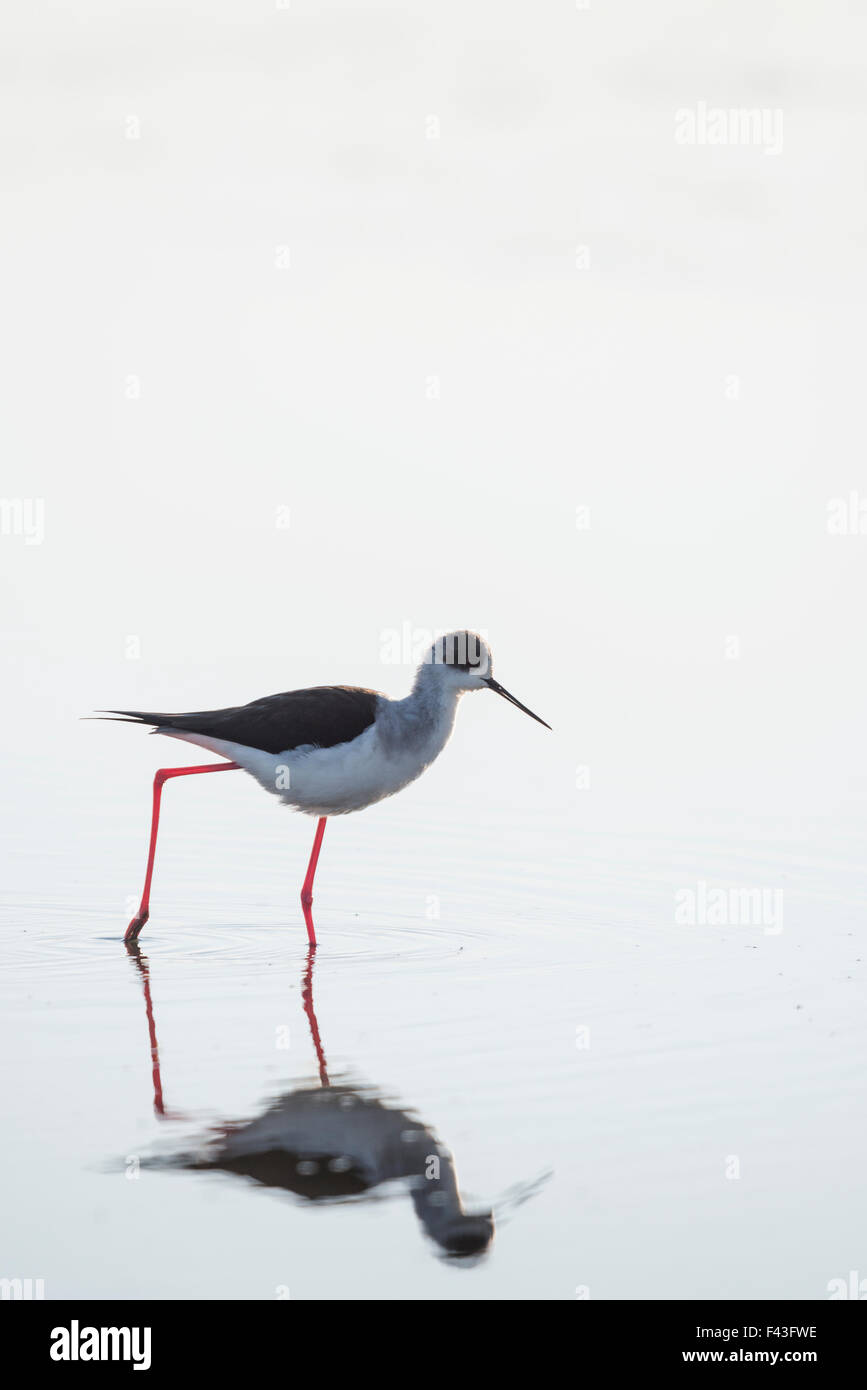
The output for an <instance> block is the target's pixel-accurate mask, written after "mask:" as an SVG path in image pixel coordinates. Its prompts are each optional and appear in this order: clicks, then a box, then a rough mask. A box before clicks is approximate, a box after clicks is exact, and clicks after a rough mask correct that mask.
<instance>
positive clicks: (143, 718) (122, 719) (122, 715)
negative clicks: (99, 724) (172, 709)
mask: <svg viewBox="0 0 867 1390" xmlns="http://www.w3.org/2000/svg"><path fill="white" fill-rule="evenodd" d="M84 717H85V719H105V720H107V721H108V723H110V724H139V725H141V726H142V727H143V726H145V725H151V726H152V727H153V728H154V729H170V728H171V727H172V721H173V720H174V719H176V718H177V715H174V714H154V713H153V712H152V711H148V710H140V709H101V710H97V712H96V714H86V715H85V716H84Z"/></svg>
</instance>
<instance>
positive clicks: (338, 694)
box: [105, 685, 382, 753]
mask: <svg viewBox="0 0 867 1390" xmlns="http://www.w3.org/2000/svg"><path fill="white" fill-rule="evenodd" d="M381 698H382V697H381V696H380V694H379V692H378V691H376V690H362V689H360V688H358V687H356V686H352V685H318V686H314V687H313V688H312V689H310V690H287V691H285V692H284V694H282V695H266V696H265V698H264V699H262V700H252V701H251V702H250V704H249V705H234V706H232V708H231V709H210V710H201V711H199V712H198V713H193V714H152V713H151V714H149V713H146V712H145V711H142V710H130V709H113V710H106V711H105V713H106V714H116V715H119V716H120V717H121V718H122V719H127V720H129V721H130V722H133V723H138V724H152V725H153V726H154V729H155V730H156V732H157V733H161V732H165V733H169V732H171V731H172V730H173V729H176V730H177V731H178V733H188V734H208V735H210V737H211V738H221V739H225V740H226V741H227V742H229V743H243V744H244V745H245V746H246V747H248V748H261V749H262V750H263V752H265V753H286V752H290V751H291V750H292V749H293V748H300V747H302V746H303V745H304V744H313V745H314V746H315V747H317V748H335V747H336V746H337V745H338V744H339V743H349V742H350V741H351V740H352V739H354V738H358V736H359V734H363V733H364V730H365V729H367V728H369V727H370V725H371V724H372V723H373V721H374V719H375V718H376V706H377V701H378V700H380V699H381Z"/></svg>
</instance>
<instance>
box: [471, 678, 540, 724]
mask: <svg viewBox="0 0 867 1390" xmlns="http://www.w3.org/2000/svg"><path fill="white" fill-rule="evenodd" d="M483 679H484V682H485V685H486V686H487V687H488V689H489V690H494V691H496V693H497V694H498V695H502V697H503V699H504V700H508V702H509V704H510V705H517V707H518V709H522V710H523V711H524V713H525V714H529V716H530V718H531V719H535V720H536V723H537V724H545V721H544V719H540V718H539V716H538V714H534V713H533V711H532V710H531V709H527V706H526V705H522V704H521V701H520V700H516V699H515V697H514V695H510V694H509V692H508V690H504V689H503V687H502V686H501V685H500V682H499V681H495V680H494V678H493V676H485V677H484V678H483ZM545 728H546V729H551V725H550V724H545ZM551 732H552V733H553V732H554V730H553V729H551Z"/></svg>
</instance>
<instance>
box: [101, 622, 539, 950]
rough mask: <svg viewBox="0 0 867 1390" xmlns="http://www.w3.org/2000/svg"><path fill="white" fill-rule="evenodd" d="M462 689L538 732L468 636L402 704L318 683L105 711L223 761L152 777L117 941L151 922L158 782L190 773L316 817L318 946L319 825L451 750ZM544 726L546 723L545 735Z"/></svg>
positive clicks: (404, 782)
mask: <svg viewBox="0 0 867 1390" xmlns="http://www.w3.org/2000/svg"><path fill="white" fill-rule="evenodd" d="M468 690H493V691H496V693H497V694H498V695H502V696H503V698H504V699H505V700H508V701H510V703H511V704H513V705H517V707H518V709H520V710H523V711H524V713H525V714H529V715H530V718H531V719H535V720H537V721H538V722H539V723H540V724H545V720H544V719H540V718H539V716H538V714H534V713H533V711H532V710H529V709H527V706H526V705H522V704H521V702H520V700H516V699H515V697H514V695H510V694H509V692H508V690H504V689H503V687H502V686H501V685H500V684H499V683H498V682H497V681H495V680H494V677H493V675H492V661H491V652H490V648H489V647H488V645H487V643H486V642H485V641H484V640H483V639H482V638H481V637H479V636H478V634H476V633H474V632H451V633H448V634H446V636H444V637H438V638H437V640H436V641H435V642H434V644H433V646H432V647H431V649H430V651H429V652H428V654H427V656H426V657H425V659H424V661H423V662H422V663H421V665H420V666H419V668H418V672H417V674H416V678H415V683H414V685H413V688H412V691H411V692H410V694H409V695H407V696H406V698H405V699H403V700H392V699H390V698H389V696H387V695H381V694H379V692H378V691H376V690H362V689H358V688H356V687H354V686H347V685H321V686H315V687H314V688H313V689H311V690H288V691H286V692H285V693H284V694H282V695H268V696H266V697H265V698H264V699H262V700H253V701H252V702H251V703H250V704H248V705H236V706H233V707H232V708H231V709H216V710H203V711H200V712H198V713H194V714H152V713H146V712H145V711H142V710H104V711H102V713H103V714H104V715H113V716H116V717H117V719H118V721H120V722H127V723H137V724H148V725H152V726H153V728H152V730H151V732H152V733H155V734H168V735H169V737H171V738H181V739H185V740H186V742H187V743H196V744H198V745H199V746H200V747H202V748H207V749H209V750H210V752H212V753H218V754H219V755H220V757H222V758H226V759H227V761H226V762H224V763H207V764H205V765H204V766H200V767H168V768H161V769H160V770H159V772H157V774H156V776H155V778H154V791H153V816H152V821H151V838H150V847H149V850H148V862H147V870H146V872H145V883H144V891H143V893H142V899H141V905H140V907H139V910H138V912H137V913H136V915H135V917H134V918H133V919H132V921H131V922H130V924H129V926H128V927H127V929H126V935H125V937H124V940H125V941H127V942H131V941H135V940H136V939H137V938H138V935H139V932H140V931H141V929H142V927H143V926H144V924H145V922H146V921H147V919H148V914H149V903H150V889H151V879H152V877H153V868H154V854H155V851H156V843H157V829H158V827H159V819H160V798H161V796H162V789H163V784H164V783H165V782H167V781H168V780H169V778H171V777H187V776H189V775H191V774H192V773H196V772H231V771H237V770H238V769H243V771H244V772H249V773H250V774H251V776H253V777H255V778H256V780H257V782H259V783H260V784H261V785H262V786H263V787H264V788H265V790H266V791H269V792H273V793H274V794H275V795H276V796H278V797H280V799H281V800H282V801H284V802H286V803H287V804H288V805H289V806H293V807H294V808H295V809H296V810H298V811H303V812H304V813H305V814H306V815H309V816H316V817H317V818H318V824H317V826H316V834H315V836H314V839H313V849H312V851H311V854H310V862H309V863H308V865H307V873H306V875H305V878H304V884H303V887H302V889H301V905H302V908H303V911H304V921H305V923H306V925H307V935H308V937H309V940H310V944H311V945H313V946H315V944H316V933H315V929H314V926H313V916H312V913H311V910H310V909H311V905H312V903H313V879H314V875H315V873H316V865H317V862H318V860H319V851H320V849H321V847H322V836H323V834H324V832H325V821H326V818H327V817H328V816H344V815H348V814H349V813H350V812H351V811H362V810H364V808H365V807H366V806H372V805H373V804H374V802H377V801H382V800H383V798H384V797H386V796H392V795H393V794H394V793H395V792H399V791H401V790H402V788H403V787H406V786H408V785H409V783H410V782H414V781H415V779H416V777H419V776H420V775H421V774H422V772H424V770H425V768H426V767H429V766H430V764H431V763H432V762H433V761H434V759H435V758H436V757H437V756H438V755H439V754H440V753H441V752H442V750H443V748H444V747H445V745H446V743H447V742H448V740H449V738H450V736H451V732H452V727H453V725H454V722H455V714H456V711H457V705H458V700H459V699H460V697H461V696H462V695H464V694H466V692H467V691H468ZM550 727H551V726H550V724H545V728H546V729H550Z"/></svg>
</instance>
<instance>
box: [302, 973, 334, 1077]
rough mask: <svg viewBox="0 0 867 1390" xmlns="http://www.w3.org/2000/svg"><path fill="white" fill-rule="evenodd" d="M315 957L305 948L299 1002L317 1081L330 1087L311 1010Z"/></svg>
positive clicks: (314, 1014) (314, 1012)
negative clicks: (308, 1035)
mask: <svg viewBox="0 0 867 1390" xmlns="http://www.w3.org/2000/svg"><path fill="white" fill-rule="evenodd" d="M315 955H316V947H315V946H308V948H307V969H306V970H305V971H304V980H303V982H302V984H301V1002H302V1003H303V1005H304V1012H305V1013H306V1015H307V1022H308V1023H309V1024H310V1036H311V1037H312V1039H313V1046H314V1047H315V1049H316V1060H317V1062H318V1063H319V1080H320V1081H321V1082H322V1085H323V1086H328V1085H330V1082H329V1080H328V1063H327V1062H326V1060H325V1053H324V1051H323V1049H322V1039H321V1038H320V1036H319V1024H318V1023H317V1022H316V1011H315V1009H314V1008H313V958H314V956H315Z"/></svg>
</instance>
